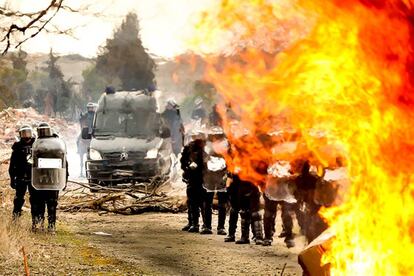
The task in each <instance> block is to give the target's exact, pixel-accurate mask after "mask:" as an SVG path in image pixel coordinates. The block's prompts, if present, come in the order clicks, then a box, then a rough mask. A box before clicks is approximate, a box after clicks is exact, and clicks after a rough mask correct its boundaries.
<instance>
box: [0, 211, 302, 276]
mask: <svg viewBox="0 0 414 276" xmlns="http://www.w3.org/2000/svg"><path fill="white" fill-rule="evenodd" d="M213 219H214V221H217V219H216V217H215V218H213ZM23 220H25V221H26V222H25V223H23V224H24V225H25V226H24V227H27V226H28V225H29V223H28V221H29V216H28V214H27V215H26V217H25V218H23ZM185 223H186V215H185V214H159V213H147V214H142V215H135V216H123V215H112V214H104V215H99V214H98V213H92V212H87V213H84V212H82V213H62V212H61V213H60V214H59V223H58V233H57V234H56V235H55V236H53V235H50V234H45V233H40V234H39V233H37V234H34V233H30V232H27V235H28V237H29V241H27V242H26V246H27V249H26V251H27V254H28V261H29V267H30V271H31V275H240V274H242V275H282V270H283V275H285V276H286V275H301V273H302V272H301V269H300V267H299V265H298V264H297V254H298V253H299V252H300V250H301V249H302V248H303V240H302V238H301V237H299V238H297V239H296V242H297V246H296V247H294V248H291V249H288V248H286V247H285V245H284V243H283V240H282V239H279V238H275V241H274V243H273V245H272V246H270V247H263V246H258V245H254V244H253V243H252V244H250V245H236V244H234V243H224V241H223V238H224V237H223V236H218V235H216V234H213V235H200V234H194V233H187V232H183V231H181V227H182V226H183V225H185ZM213 226H214V225H213ZM276 232H277V233H279V232H280V229H277V231H276ZM237 235H239V233H238V234H237ZM22 259H23V257H21V258H14V259H11V260H9V261H2V262H1V264H0V274H1V275H24V267H23V261H22Z"/></svg>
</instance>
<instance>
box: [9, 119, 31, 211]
mask: <svg viewBox="0 0 414 276" xmlns="http://www.w3.org/2000/svg"><path fill="white" fill-rule="evenodd" d="M19 137H20V140H19V141H18V142H15V143H14V144H13V146H12V150H13V151H12V155H11V158H10V166H9V175H10V186H11V187H12V188H13V189H15V190H16V195H15V197H14V202H13V203H14V208H13V219H17V218H18V217H20V216H21V213H22V207H23V204H24V196H25V194H26V191H27V188H28V186H30V182H31V179H32V145H33V143H34V141H35V138H34V137H33V130H32V128H31V126H30V125H26V124H25V125H22V126H21V127H20V129H19Z"/></svg>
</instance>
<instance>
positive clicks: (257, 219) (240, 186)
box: [225, 175, 263, 244]
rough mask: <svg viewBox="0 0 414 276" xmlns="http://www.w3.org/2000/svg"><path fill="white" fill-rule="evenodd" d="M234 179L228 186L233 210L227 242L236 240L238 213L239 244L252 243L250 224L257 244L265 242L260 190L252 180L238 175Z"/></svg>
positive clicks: (231, 211)
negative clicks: (239, 221)
mask: <svg viewBox="0 0 414 276" xmlns="http://www.w3.org/2000/svg"><path fill="white" fill-rule="evenodd" d="M232 178H233V181H232V183H231V185H230V186H229V187H228V190H227V193H228V195H229V198H230V203H231V210H230V218H229V233H228V236H227V237H226V238H225V241H226V242H230V241H234V240H235V233H236V228H237V220H238V218H237V217H238V213H239V212H240V218H241V238H240V239H239V240H238V241H236V243H237V244H245V243H250V239H249V230H250V225H251V227H252V232H253V235H254V238H255V240H256V244H262V242H263V229H262V228H263V227H262V217H261V215H260V213H259V211H260V191H259V188H258V187H257V186H256V185H254V184H253V183H251V182H248V181H243V180H241V179H240V178H239V177H238V176H237V175H233V176H232Z"/></svg>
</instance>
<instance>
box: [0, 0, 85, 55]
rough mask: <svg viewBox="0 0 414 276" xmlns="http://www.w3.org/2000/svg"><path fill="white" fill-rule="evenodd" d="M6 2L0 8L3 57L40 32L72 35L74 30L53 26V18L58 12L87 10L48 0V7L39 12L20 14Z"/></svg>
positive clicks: (61, 0) (60, 0)
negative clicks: (11, 49)
mask: <svg viewBox="0 0 414 276" xmlns="http://www.w3.org/2000/svg"><path fill="white" fill-rule="evenodd" d="M7 2H8V1H6V3H5V4H3V6H0V43H1V47H2V48H3V49H2V50H1V52H2V54H3V55H4V54H6V53H7V52H8V51H9V50H10V48H18V47H19V46H21V45H22V44H23V43H25V42H26V41H27V40H29V39H31V38H33V37H35V36H37V35H38V34H39V33H40V32H50V33H57V34H64V35H73V32H72V31H73V29H74V28H67V29H61V28H59V27H57V26H56V25H54V24H53V22H52V21H53V18H54V17H55V16H56V14H57V13H59V12H60V11H67V12H71V13H78V12H80V11H85V10H87V9H88V7H87V6H84V7H81V8H79V7H77V8H73V7H71V6H69V5H66V4H65V3H64V2H65V0H49V3H48V5H47V6H46V7H44V8H43V9H41V10H35V11H30V12H21V11H18V10H14V9H13V8H10V7H9V5H8V3H7Z"/></svg>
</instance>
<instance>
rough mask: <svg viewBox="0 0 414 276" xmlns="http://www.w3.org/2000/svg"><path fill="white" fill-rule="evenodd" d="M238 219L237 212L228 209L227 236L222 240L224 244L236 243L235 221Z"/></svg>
mask: <svg viewBox="0 0 414 276" xmlns="http://www.w3.org/2000/svg"><path fill="white" fill-rule="evenodd" d="M238 219H239V211H238V210H236V209H233V208H231V209H230V216H229V234H228V235H227V237H225V238H224V241H225V242H235V241H236V229H237V220H238Z"/></svg>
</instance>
